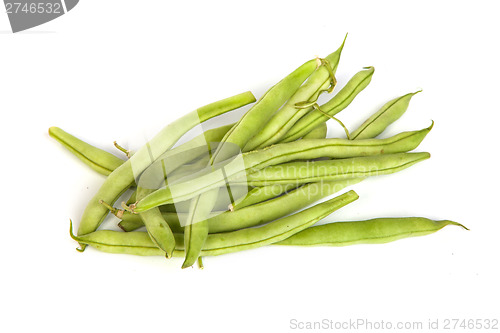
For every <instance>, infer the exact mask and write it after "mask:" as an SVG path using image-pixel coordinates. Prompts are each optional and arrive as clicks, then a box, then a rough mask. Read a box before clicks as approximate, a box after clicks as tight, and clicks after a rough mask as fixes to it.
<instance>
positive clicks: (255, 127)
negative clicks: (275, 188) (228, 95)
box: [214, 59, 317, 162]
mask: <svg viewBox="0 0 500 333" xmlns="http://www.w3.org/2000/svg"><path fill="white" fill-rule="evenodd" d="M316 65H317V64H316V60H314V59H313V60H310V61H308V62H306V63H304V64H303V65H302V66H300V67H299V68H297V69H296V70H295V71H293V72H292V73H291V74H289V75H288V76H286V77H285V78H284V79H282V80H281V81H280V82H278V83H277V84H276V85H274V86H273V87H272V88H271V89H269V90H268V91H267V92H266V93H265V94H264V96H262V97H261V98H260V99H259V101H257V103H255V105H254V106H253V107H252V108H250V110H248V112H247V113H245V114H244V115H243V116H242V117H241V119H240V120H239V121H238V123H236V125H235V126H234V127H233V128H232V129H231V130H229V132H228V133H227V134H226V136H225V137H224V138H223V139H222V141H221V143H223V144H220V145H219V147H218V148H217V151H216V152H215V156H214V160H215V161H216V162H217V161H220V160H224V159H226V158H229V157H231V156H234V155H236V154H238V153H239V152H240V149H243V147H244V146H245V145H246V144H247V142H248V141H249V140H250V139H251V138H252V137H253V136H254V135H255V133H258V131H259V130H260V129H261V128H262V126H263V125H265V124H266V123H267V121H268V119H270V118H271V117H272V115H273V114H274V113H275V112H276V111H277V110H278V109H279V108H280V107H281V106H282V105H283V104H284V103H285V102H286V101H287V100H289V99H290V97H291V96H292V95H293V94H294V93H295V92H296V91H297V89H299V87H300V86H301V85H302V83H303V82H304V81H305V80H306V79H307V78H308V77H309V76H310V75H311V74H312V73H313V72H314V71H315V70H316ZM225 143H228V144H229V145H225ZM219 155H220V156H219Z"/></svg>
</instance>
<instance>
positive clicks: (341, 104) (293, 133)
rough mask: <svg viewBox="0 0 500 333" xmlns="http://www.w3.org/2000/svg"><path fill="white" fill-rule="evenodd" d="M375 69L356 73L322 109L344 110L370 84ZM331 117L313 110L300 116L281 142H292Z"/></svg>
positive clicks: (330, 112)
mask: <svg viewBox="0 0 500 333" xmlns="http://www.w3.org/2000/svg"><path fill="white" fill-rule="evenodd" d="M374 71H375V69H374V68H373V67H368V68H367V69H366V70H362V71H360V72H358V73H356V74H355V75H354V76H353V77H352V78H351V79H350V80H349V82H347V84H346V85H345V86H344V87H343V88H342V89H341V90H340V91H339V92H338V93H337V94H336V95H335V96H333V98H332V99H331V100H330V101H328V102H327V103H325V104H323V105H321V106H320V108H321V110H322V111H323V112H325V113H327V114H329V115H330V116H334V115H336V114H337V113H339V112H340V111H342V110H344V109H345V108H346V107H347V106H348V105H349V104H351V102H352V101H353V100H354V98H355V97H356V96H357V95H358V94H359V93H360V92H361V91H363V90H364V89H365V88H366V87H367V86H368V84H370V81H371V79H372V76H373V73H374ZM329 119H330V118H329V117H327V116H325V115H324V114H322V113H321V112H319V111H317V110H313V111H311V112H309V113H308V114H306V115H304V116H303V117H302V118H300V120H299V121H297V122H296V123H295V124H294V125H293V126H292V128H290V130H289V131H288V132H287V133H286V134H285V135H284V136H283V137H282V138H281V139H280V142H291V141H295V140H297V139H300V138H301V137H303V136H304V135H306V133H308V132H310V131H311V130H312V129H313V128H315V127H316V126H318V125H319V124H321V123H322V122H325V121H327V120H329Z"/></svg>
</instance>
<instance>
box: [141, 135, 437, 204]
mask: <svg viewBox="0 0 500 333" xmlns="http://www.w3.org/2000/svg"><path fill="white" fill-rule="evenodd" d="M431 128H432V125H431V126H430V127H429V128H426V129H423V130H420V131H413V132H403V133H400V134H398V135H395V136H393V137H391V138H387V139H369V140H368V139H367V140H354V141H353V140H346V139H316V140H300V141H296V142H292V143H286V144H277V145H274V146H271V147H269V148H267V149H262V150H258V151H253V152H249V153H245V154H243V155H242V156H243V160H244V162H245V168H246V169H244V170H242V168H241V164H240V163H239V161H237V163H233V162H229V163H227V164H226V165H224V168H223V169H224V172H222V171H221V170H220V169H219V170H215V171H214V172H211V173H208V174H205V175H202V176H200V177H196V178H194V179H191V180H187V181H185V182H181V183H176V184H172V185H170V186H167V187H165V188H162V189H159V190H157V191H155V192H153V193H151V194H150V195H148V196H147V197H146V198H144V199H142V200H141V201H139V202H138V203H137V205H136V206H135V207H134V209H135V211H136V212H141V211H145V210H148V209H151V208H152V207H156V206H159V205H164V204H168V203H172V202H174V201H183V200H188V199H190V198H192V197H194V196H196V195H199V194H200V193H203V192H205V191H208V190H211V189H213V188H215V187H219V186H222V185H224V184H225V182H226V180H230V181H233V180H234V179H237V178H241V177H244V176H245V175H246V174H249V173H252V172H256V171H258V170H259V169H263V168H265V167H267V166H270V165H276V164H280V163H284V162H287V161H293V160H300V159H303V160H307V159H314V158H318V157H330V158H347V157H354V156H366V155H376V154H384V153H386V154H388V153H397V152H405V151H410V150H413V149H415V148H416V147H417V146H418V145H419V144H420V142H421V141H422V140H423V139H424V137H425V136H426V135H427V133H429V131H430V130H431Z"/></svg>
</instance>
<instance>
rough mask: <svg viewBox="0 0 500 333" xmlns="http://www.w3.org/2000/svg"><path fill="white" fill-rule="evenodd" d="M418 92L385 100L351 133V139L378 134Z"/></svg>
mask: <svg viewBox="0 0 500 333" xmlns="http://www.w3.org/2000/svg"><path fill="white" fill-rule="evenodd" d="M419 92H420V91H417V92H414V93H410V94H406V95H404V96H401V97H398V98H395V99H393V100H391V101H389V102H387V103H386V104H385V105H384V106H382V108H381V109H380V110H378V111H377V112H376V113H374V114H373V115H372V116H371V117H370V118H368V119H367V120H366V121H365V122H364V123H363V124H362V125H361V126H360V127H359V128H357V129H356V130H355V131H354V132H352V133H351V139H352V140H355V139H368V138H374V137H376V136H378V135H379V134H380V133H382V132H383V131H384V130H385V129H386V128H387V127H388V126H389V125H390V124H392V123H393V122H395V121H396V120H398V119H399V118H400V117H401V116H402V115H403V113H405V111H406V109H407V108H408V104H409V103H410V100H411V98H412V97H413V96H415V95H416V94H418V93H419Z"/></svg>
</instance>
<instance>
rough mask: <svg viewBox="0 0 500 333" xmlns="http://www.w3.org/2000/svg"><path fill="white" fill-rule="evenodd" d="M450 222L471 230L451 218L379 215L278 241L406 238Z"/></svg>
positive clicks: (344, 241) (366, 241) (322, 243)
mask: <svg viewBox="0 0 500 333" xmlns="http://www.w3.org/2000/svg"><path fill="white" fill-rule="evenodd" d="M448 225H456V226H459V227H462V228H464V229H466V230H469V229H467V228H466V227H465V226H463V225H462V224H460V223H457V222H453V221H449V220H442V221H433V220H429V219H426V218H423V217H399V218H378V219H372V220H366V221H354V222H334V223H328V224H323V225H318V226H314V227H310V228H307V229H305V230H303V231H301V232H299V233H296V234H295V235H293V236H291V237H289V238H287V239H285V240H283V241H280V242H277V243H275V244H276V245H298V246H347V245H354V244H383V243H388V242H393V241H396V240H399V239H403V238H408V237H415V236H424V235H428V234H431V233H434V232H436V231H438V230H441V229H442V228H444V227H446V226H448Z"/></svg>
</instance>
